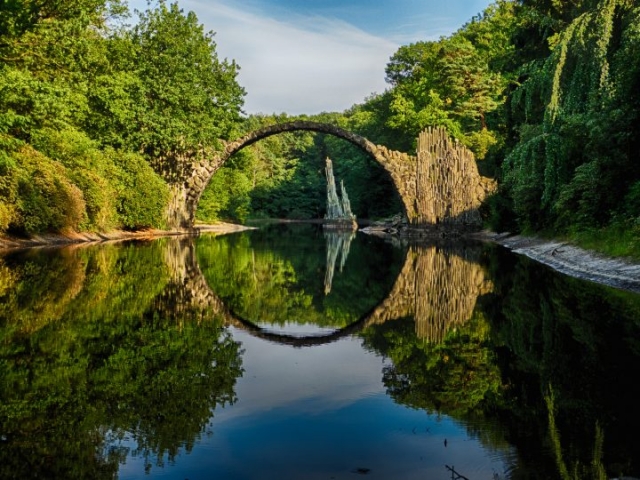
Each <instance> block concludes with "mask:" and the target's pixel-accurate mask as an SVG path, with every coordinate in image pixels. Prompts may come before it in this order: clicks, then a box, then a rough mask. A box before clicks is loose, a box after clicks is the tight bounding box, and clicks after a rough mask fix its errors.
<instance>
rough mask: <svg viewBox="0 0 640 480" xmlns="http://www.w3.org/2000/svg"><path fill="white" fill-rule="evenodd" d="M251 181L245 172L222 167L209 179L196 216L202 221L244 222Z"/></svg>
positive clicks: (249, 199)
mask: <svg viewBox="0 0 640 480" xmlns="http://www.w3.org/2000/svg"><path fill="white" fill-rule="evenodd" d="M250 191H251V183H250V181H249V179H248V178H247V177H246V175H245V173H244V172H242V171H239V170H236V169H233V168H227V167H222V168H221V169H220V170H219V171H218V172H217V173H216V174H215V175H214V176H213V178H212V179H211V182H210V183H209V185H208V186H207V188H206V189H205V191H204V192H203V194H202V198H201V199H200V204H199V206H198V210H197V212H196V218H197V219H198V220H200V221H203V222H212V221H216V220H230V221H235V222H240V223H242V222H244V221H245V220H246V219H247V217H248V216H249V206H250V202H251V198H250V196H249V193H250Z"/></svg>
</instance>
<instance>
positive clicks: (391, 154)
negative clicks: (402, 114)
mask: <svg viewBox="0 0 640 480" xmlns="http://www.w3.org/2000/svg"><path fill="white" fill-rule="evenodd" d="M294 131H312V132H317V133H325V134H328V135H333V136H334V137H338V138H341V139H343V140H346V141H347V142H350V143H351V144H353V145H355V146H357V147H359V148H360V149H362V150H363V151H364V152H365V153H367V154H369V156H371V158H373V159H374V160H376V161H377V162H378V163H379V164H380V165H382V167H383V168H384V169H385V171H387V173H388V174H389V175H390V177H391V180H392V182H393V184H394V187H395V189H396V191H397V192H398V195H399V196H400V199H401V200H402V204H403V209H404V212H403V213H404V214H405V215H408V213H409V212H410V211H411V210H412V208H413V203H414V199H413V198H411V196H410V195H407V194H404V193H403V192H405V191H406V184H407V179H406V178H405V175H403V173H404V172H403V170H402V169H399V168H398V166H397V164H398V163H403V164H405V165H407V166H408V165H410V164H411V163H415V157H412V156H410V155H407V154H406V153H402V152H396V151H392V150H389V149H387V148H386V147H384V146H380V145H376V144H374V143H373V142H371V141H369V140H368V139H366V138H365V137H363V136H361V135H357V134H355V133H352V132H349V131H348V130H345V129H343V128H341V127H338V126H337V125H331V124H328V123H320V122H312V121H308V120H296V121H292V122H286V123H277V124H274V125H268V126H266V127H262V128H259V129H257V130H254V131H253V132H250V133H248V134H246V135H244V136H243V137H240V138H238V139H236V140H233V141H231V142H224V149H223V150H222V151H221V152H219V153H218V154H217V155H215V156H214V158H212V159H211V160H210V161H209V162H202V163H200V164H198V165H197V166H196V167H195V168H194V170H193V172H192V174H191V176H190V178H188V179H187V181H186V183H185V187H186V194H185V197H186V198H185V200H186V214H187V216H188V219H187V221H186V222H184V221H183V222H181V223H183V226H191V225H193V222H194V220H195V212H196V210H197V208H198V203H199V202H200V198H201V196H202V193H203V192H204V190H205V188H206V186H207V185H208V184H209V182H210V181H211V178H213V175H215V173H216V171H217V170H218V169H219V168H220V167H221V166H222V165H224V163H225V162H226V161H227V160H228V159H229V158H230V157H231V156H232V155H234V154H235V153H237V152H239V151H240V150H242V149H243V148H245V147H248V146H249V145H252V144H254V143H256V142H258V141H260V140H263V139H265V138H267V137H271V136H273V135H278V134H280V133H285V132H294ZM185 223H186V225H184V224H185Z"/></svg>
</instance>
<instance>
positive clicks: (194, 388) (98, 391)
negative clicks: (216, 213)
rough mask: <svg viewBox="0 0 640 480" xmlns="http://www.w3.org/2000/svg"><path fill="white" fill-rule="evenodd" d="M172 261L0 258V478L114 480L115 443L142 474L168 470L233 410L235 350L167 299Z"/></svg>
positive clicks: (42, 255)
mask: <svg viewBox="0 0 640 480" xmlns="http://www.w3.org/2000/svg"><path fill="white" fill-rule="evenodd" d="M173 242H174V243H176V241H175V240H174V241H173ZM174 253H175V249H174V244H173V243H171V242H170V241H160V242H154V243H153V244H146V245H137V246H136V245H111V246H105V247H101V248H99V249H97V248H94V249H62V250H58V251H55V252H43V251H29V252H24V253H19V254H17V256H14V257H3V258H0V359H1V360H0V387H1V388H0V429H1V430H2V432H3V435H4V436H3V447H2V449H0V459H1V460H2V461H1V462H0V464H1V466H0V476H2V477H13V476H20V477H38V476H51V475H52V476H55V477H56V478H113V477H114V476H115V475H116V473H117V470H118V467H119V463H121V462H122V461H124V459H125V458H126V453H125V454H124V456H123V452H124V451H123V450H122V449H121V447H122V443H123V439H124V437H125V436H126V437H129V441H130V442H131V443H129V445H132V446H133V448H135V453H136V454H137V455H139V456H141V457H142V458H144V460H145V465H146V468H148V469H149V468H151V467H152V462H155V463H158V464H161V463H163V462H165V461H169V462H171V461H174V459H175V458H176V457H177V456H178V455H179V454H180V453H181V452H184V451H186V452H189V451H190V450H191V448H192V447H193V445H194V443H195V441H196V439H197V438H198V437H199V436H200V435H201V433H202V429H203V428H204V426H205V425H206V424H207V422H208V421H209V419H210V417H211V415H212V411H213V410H214V409H215V408H216V407H217V406H220V405H224V404H226V403H229V402H233V401H234V400H235V394H234V384H235V379H236V378H237V377H238V376H239V375H240V374H241V372H242V368H241V362H240V350H239V345H238V344H237V343H236V342H234V341H233V340H232V339H231V337H230V336H229V335H228V333H226V332H224V331H223V329H222V328H221V325H220V323H219V321H218V319H217V318H216V317H214V316H213V315H212V314H211V313H210V312H209V311H204V312H203V311H201V310H200V309H199V308H198V307H197V306H193V305H185V304H181V303H180V298H176V292H179V291H180V288H179V287H180V286H179V285H177V284H175V283H172V282H171V280H170V278H171V272H170V271H169V269H168V267H167V265H166V264H165V262H164V259H165V258H168V257H169V256H170V255H172V254H174ZM25 459H30V460H29V461H25ZM52 459H54V460H55V461H52ZM140 473H142V472H140Z"/></svg>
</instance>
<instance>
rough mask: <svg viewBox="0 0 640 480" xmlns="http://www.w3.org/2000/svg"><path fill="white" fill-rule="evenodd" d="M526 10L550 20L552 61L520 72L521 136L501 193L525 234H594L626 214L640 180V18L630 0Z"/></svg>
mask: <svg viewBox="0 0 640 480" xmlns="http://www.w3.org/2000/svg"><path fill="white" fill-rule="evenodd" d="M528 3H531V4H532V5H530V6H528V7H527V9H526V10H525V11H527V12H531V11H533V12H537V13H538V17H536V19H537V20H536V21H538V22H543V19H544V18H549V16H551V17H552V18H556V23H554V29H555V32H554V33H553V34H552V35H549V36H548V37H547V38H546V42H547V43H548V45H549V46H550V48H551V52H550V54H549V55H548V56H547V57H546V58H544V57H542V58H543V59H542V60H541V61H537V62H532V63H529V64H525V65H524V66H523V67H522V70H521V75H522V76H523V78H524V81H522V82H521V84H520V86H519V87H518V88H517V89H516V90H515V91H514V92H513V93H512V95H511V99H510V101H511V108H512V109H513V111H514V116H513V118H512V122H513V124H512V128H514V129H515V130H518V131H519V135H517V136H516V140H517V143H516V144H515V145H514V147H513V148H512V149H511V150H510V151H508V152H507V155H506V160H505V162H504V165H503V167H502V168H503V176H504V177H503V178H504V181H505V186H506V189H505V192H508V193H507V195H509V196H511V197H512V198H513V205H514V209H515V213H516V215H517V217H518V222H519V226H520V228H522V229H525V230H539V229H545V228H546V229H550V228H553V229H555V230H557V231H560V232H569V231H581V230H584V231H586V230H592V231H593V230H594V229H600V228H602V227H606V226H607V225H609V224H613V223H615V222H617V218H619V217H620V216H621V215H627V214H626V213H625V212H628V211H629V210H628V209H627V202H628V201H631V202H633V200H631V198H632V197H633V194H632V193H631V188H632V186H633V185H634V183H635V182H637V181H638V179H639V178H640V170H639V169H638V165H637V162H635V159H634V158H633V154H631V152H633V151H634V150H635V149H637V145H638V142H637V140H636V138H637V136H636V135H635V134H634V132H635V131H636V130H637V125H638V123H637V118H638V117H637V106H638V105H639V100H640V99H639V98H638V93H637V92H638V90H637V76H634V74H633V73H631V72H638V71H639V70H638V68H639V66H638V62H637V56H634V53H637V50H638V45H639V43H638V35H637V31H638V28H639V27H638V25H639V18H640V17H639V11H638V8H633V6H632V3H631V2H628V1H626V0H601V1H599V2H577V3H576V5H574V6H573V7H572V8H566V9H563V8H561V7H560V6H559V5H555V6H554V7H552V8H546V7H542V6H541V5H539V4H538V2H528ZM540 28H542V27H540ZM540 48H541V49H542V48H547V47H546V46H542V45H541V46H540ZM541 105H542V106H543V108H540V106H541ZM516 112H517V113H516ZM522 112H524V113H525V115H524V118H523V115H522ZM631 216H632V217H633V215H631Z"/></svg>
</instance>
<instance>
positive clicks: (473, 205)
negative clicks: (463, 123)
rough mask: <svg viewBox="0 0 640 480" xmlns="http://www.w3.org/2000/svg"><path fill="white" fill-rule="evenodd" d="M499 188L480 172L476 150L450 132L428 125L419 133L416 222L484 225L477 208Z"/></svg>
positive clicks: (464, 227)
mask: <svg viewBox="0 0 640 480" xmlns="http://www.w3.org/2000/svg"><path fill="white" fill-rule="evenodd" d="M495 189H496V183H495V181H494V180H491V179H489V178H485V177H482V176H480V174H479V173H478V167H477V165H476V161H475V158H474V156H473V153H472V152H471V151H470V150H468V149H467V148H465V147H464V146H463V145H461V144H460V143H458V142H457V141H454V140H452V139H451V138H449V136H448V135H447V132H446V130H445V129H444V128H441V127H438V128H427V129H425V130H424V131H423V132H422V133H421V134H420V136H419V137H418V148H417V168H416V192H415V199H416V208H415V217H414V218H410V219H409V220H410V222H411V223H412V224H414V225H425V226H429V225H444V226H447V227H452V228H459V229H476V228H479V227H481V226H482V219H481V218H480V213H479V211H478V208H479V207H480V205H481V204H482V202H483V201H484V199H485V198H486V197H487V196H488V195H489V194H491V193H492V192H493V191H495Z"/></svg>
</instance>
